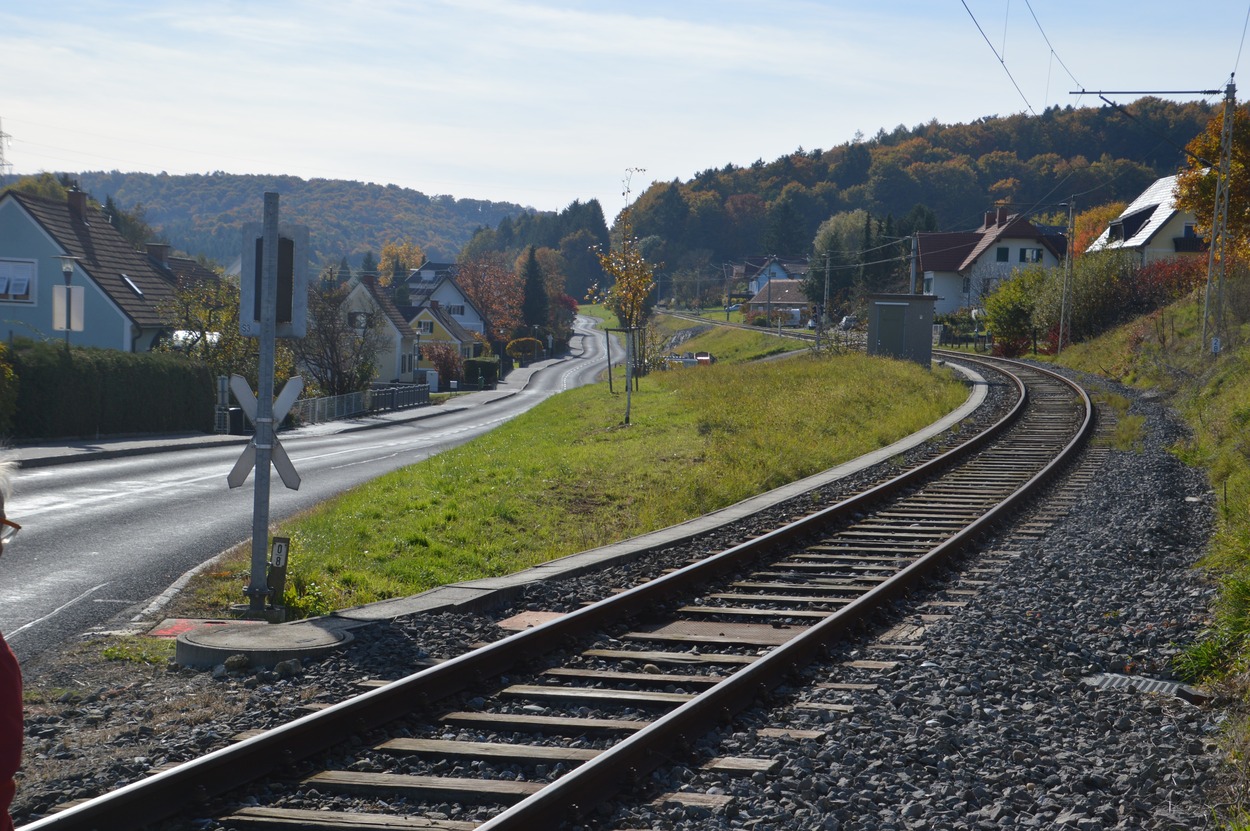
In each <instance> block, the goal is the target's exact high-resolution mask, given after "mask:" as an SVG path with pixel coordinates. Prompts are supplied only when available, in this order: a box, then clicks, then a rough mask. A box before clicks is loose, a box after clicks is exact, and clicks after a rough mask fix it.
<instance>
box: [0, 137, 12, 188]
mask: <svg viewBox="0 0 1250 831" xmlns="http://www.w3.org/2000/svg"><path fill="white" fill-rule="evenodd" d="M11 138H13V137H12V136H10V135H9V134H8V133H6V132H5V131H4V124H3V122H0V188H2V187H4V183H5V181H6V180H7V179H8V176H9V171H10V170H11V169H12V168H13V165H12V164H10V163H9V162H7V161H5V159H4V148H5V145H7V144H8V143H9V139H11Z"/></svg>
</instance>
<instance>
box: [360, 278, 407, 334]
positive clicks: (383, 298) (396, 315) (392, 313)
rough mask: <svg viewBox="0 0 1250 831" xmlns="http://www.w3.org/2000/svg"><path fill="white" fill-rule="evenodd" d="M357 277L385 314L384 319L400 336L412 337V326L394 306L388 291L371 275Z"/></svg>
mask: <svg viewBox="0 0 1250 831" xmlns="http://www.w3.org/2000/svg"><path fill="white" fill-rule="evenodd" d="M359 279H360V284H361V285H362V286H364V287H365V291H367V292H369V296H370V297H372V298H373V302H374V303H376V304H377V306H378V308H379V309H381V311H382V314H384V315H386V319H387V320H389V321H390V322H391V325H392V326H394V327H395V328H396V329H397V330H398V331H399V334H400V337H405V338H411V337H413V336H414V335H415V334H416V333H415V332H413V330H412V326H410V325H409V324H408V321H407V320H405V319H404V316H403V314H401V313H400V311H399V309H398V308H396V306H395V303H394V301H392V300H391V293H390V291H388V290H386V289H383V288H381V287H380V286H379V285H378V283H377V281H376V280H374V279H373V277H372V276H369V275H361V277H360V278H359Z"/></svg>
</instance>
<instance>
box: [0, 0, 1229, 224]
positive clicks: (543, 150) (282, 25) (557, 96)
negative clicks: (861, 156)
mask: <svg viewBox="0 0 1250 831" xmlns="http://www.w3.org/2000/svg"><path fill="white" fill-rule="evenodd" d="M1248 12H1250V0H1237V2H1232V1H1231V0H1211V2H1208V3H1204V4H1203V6H1202V11H1201V14H1200V17H1201V19H1200V20H1199V16H1198V13H1197V12H1194V11H1192V10H1190V11H1185V10H1184V7H1183V5H1178V4H1177V3H1176V2H1174V1H1173V2H1167V3H1165V2H1160V1H1159V0H1140V1H1139V2H1136V3H1133V4H1130V5H1128V6H1126V5H1125V4H1123V3H1110V2H1102V0H1095V2H1088V1H1086V2H1072V1H1071V0H875V1H874V0H854V2H851V0H822V1H821V2H816V1H815V0H769V2H766V3H764V2H759V1H758V0H754V2H739V0H717V1H715V2H714V1H713V0H664V2H652V0H631V2H615V0H611V1H609V0H604V2H593V0H587V1H586V2H573V1H572V0H564V2H559V1H558V0H447V2H442V0H334V2H328V1H327V0H264V2H256V0H216V1H215V2H212V3H206V2H198V1H197V0H168V1H166V0H161V1H160V2H157V0H151V2H133V1H128V0H111V1H110V2H106V1H105V0H65V2H52V3H41V2H27V0H0V131H2V132H3V133H4V134H6V135H7V136H8V140H7V141H6V142H5V143H4V154H3V155H4V159H3V160H4V162H5V163H6V165H7V172H8V173H9V174H10V177H11V176H12V175H25V174H32V173H39V172H41V171H83V170H121V171H143V172H154V173H158V172H161V171H164V172H167V173H170V174H183V173H209V172H213V171H224V172H228V173H267V174H287V175H293V176H299V177H302V178H305V179H312V178H327V179H347V180H353V181H360V182H376V183H379V184H395V185H399V186H401V187H407V188H413V189H415V190H419V191H422V192H423V193H425V194H427V195H430V196H434V195H440V194H448V195H451V196H454V197H456V198H470V199H489V200H496V201H504V202H514V203H518V204H521V205H524V206H529V207H533V208H537V209H540V210H560V209H561V208H563V207H565V206H567V205H568V204H569V203H570V202H572V201H573V200H575V199H580V200H582V201H587V200H589V199H592V198H594V199H598V200H599V201H600V203H601V204H602V206H603V209H604V212H605V214H607V216H608V217H609V218H610V217H612V216H614V215H615V214H616V213H617V212H618V211H619V210H620V209H621V208H622V207H624V205H625V204H626V201H627V197H626V196H625V192H626V187H627V185H628V190H629V191H630V193H631V194H632V196H635V197H636V196H637V195H638V194H639V193H641V192H642V191H643V190H644V189H645V188H646V186H647V185H649V184H650V183H651V182H653V181H672V180H674V179H680V180H682V181H685V180H687V179H689V178H690V177H692V176H694V175H695V174H697V173H699V172H700V171H703V170H706V169H708V168H720V167H724V166H725V165H726V164H730V163H732V164H735V165H740V166H745V165H749V164H751V163H752V162H754V161H755V160H757V159H763V160H765V161H771V160H773V159H775V158H777V157H779V156H782V155H784V154H787V153H790V152H792V151H794V150H796V149H798V148H800V147H801V148H803V149H805V150H808V151H810V150H814V149H817V148H821V149H827V148H830V147H834V146H837V145H840V144H843V143H845V142H848V141H853V140H855V139H856V137H857V136H862V137H863V138H872V137H873V136H874V135H875V134H876V133H877V132H878V131H879V130H881V129H885V130H887V131H889V130H892V129H893V128H894V127H896V126H898V125H900V124H902V125H905V126H907V127H914V126H916V125H919V124H924V123H927V122H929V121H931V120H934V119H936V120H937V121H939V122H941V123H944V124H953V123H966V122H969V121H973V120H975V119H978V118H982V117H985V116H994V115H1000V116H1006V115H1011V114H1013V113H1019V112H1024V113H1029V112H1035V113H1040V112H1042V111H1043V110H1044V109H1045V108H1046V107H1049V106H1054V105H1060V106H1068V105H1072V106H1102V102H1101V101H1100V100H1099V98H1098V96H1097V95H1094V94H1088V93H1087V94H1084V95H1073V94H1071V93H1072V92H1073V91H1077V90H1090V91H1114V92H1129V93H1135V92H1157V93H1172V92H1181V91H1188V90H1219V91H1220V93H1218V94H1216V95H1190V94H1183V95H1182V94H1164V95H1161V97H1165V98H1170V99H1174V100H1182V101H1183V100H1211V101H1216V100H1218V99H1219V98H1220V97H1221V95H1222V90H1223V88H1224V86H1225V85H1226V84H1227V83H1228V81H1229V80H1230V78H1231V77H1232V76H1233V74H1234V73H1235V72H1236V70H1237V69H1238V67H1239V65H1240V64H1242V63H1243V62H1250V56H1247V57H1243V55H1242V49H1243V42H1244V39H1245V31H1246V22H1247V14H1248ZM1108 97H1110V98H1111V99H1112V100H1114V101H1116V102H1117V103H1127V102H1129V101H1132V100H1134V99H1135V98H1137V97H1140V96H1138V95H1113V96H1108ZM10 181H11V178H10ZM260 198H261V195H260V194H258V195H257V199H258V204H259V200H260Z"/></svg>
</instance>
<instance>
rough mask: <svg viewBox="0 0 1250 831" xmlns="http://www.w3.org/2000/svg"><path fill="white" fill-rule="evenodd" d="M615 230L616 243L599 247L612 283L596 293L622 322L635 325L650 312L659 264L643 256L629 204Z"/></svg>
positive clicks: (604, 269) (624, 324)
mask: <svg viewBox="0 0 1250 831" xmlns="http://www.w3.org/2000/svg"><path fill="white" fill-rule="evenodd" d="M616 230H617V235H618V240H617V242H616V244H615V245H613V246H612V247H611V248H609V249H607V250H606V251H605V250H604V249H602V248H600V249H599V250H598V255H599V265H600V267H601V268H602V269H603V273H604V278H605V279H606V280H607V281H608V282H609V285H608V286H607V287H606V288H605V289H604V290H602V291H601V292H600V291H596V292H595V294H596V296H597V297H599V298H600V299H601V301H602V303H603V304H604V305H605V306H607V307H608V308H609V309H610V310H611V311H612V313H613V314H615V315H616V317H617V319H619V320H620V321H621V324H622V325H623V326H625V327H627V328H630V329H636V328H639V327H641V326H642V324H643V322H645V321H646V319H647V316H648V314H649V313H650V310H651V309H650V297H651V289H653V288H654V287H655V269H656V268H658V267H659V264H652V263H649V262H647V260H646V258H645V257H643V255H642V252H641V250H640V247H639V244H638V239H637V237H635V236H634V226H633V222H632V221H631V220H630V209H629V208H625V209H624V210H622V211H621V214H620V216H619V217H617V220H616Z"/></svg>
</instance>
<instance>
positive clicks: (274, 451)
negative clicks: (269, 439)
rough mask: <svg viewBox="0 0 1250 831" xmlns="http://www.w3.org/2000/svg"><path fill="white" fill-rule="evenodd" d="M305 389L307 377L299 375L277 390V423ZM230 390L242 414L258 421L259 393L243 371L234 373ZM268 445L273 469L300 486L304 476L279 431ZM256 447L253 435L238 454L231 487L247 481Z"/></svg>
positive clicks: (293, 487) (290, 484)
mask: <svg viewBox="0 0 1250 831" xmlns="http://www.w3.org/2000/svg"><path fill="white" fill-rule="evenodd" d="M303 389H304V379H303V378H301V377H300V376H298V375H296V376H294V377H292V378H291V379H290V380H288V381H287V382H286V384H285V385H284V386H283V387H282V392H280V393H278V397H277V398H275V399H274V402H273V423H274V424H280V423H281V422H282V419H284V418H286V414H287V412H289V411H290V409H291V405H292V404H294V403H295V401H296V399H298V398H299V394H300V392H301V391H303ZM230 390H231V392H233V393H234V397H235V398H236V399H237V400H238V402H239V407H240V408H241V409H242V410H243V414H244V415H245V416H247V420H248V421H250V422H252V424H256V413H257V410H258V409H259V407H260V403H259V402H258V401H257V400H256V395H255V394H254V393H253V392H252V388H251V387H249V386H248V385H247V379H246V378H244V377H243V376H241V375H231V376H230ZM268 449H269V451H270V461H272V462H273V466H274V469H275V470H277V471H278V476H280V477H281V478H282V484H284V485H286V486H287V487H288V488H290V489H291V490H293V491H297V490H299V486H300V482H301V481H302V480H301V479H300V476H299V473H297V472H296V470H295V465H293V464H291V457H290V456H288V455H287V452H286V448H284V447H283V446H282V442H281V441H279V440H278V437H277V436H276V435H275V436H274V437H273V444H272V445H271V446H270V447H269V448H268ZM256 450H257V444H256V437H255V436H253V437H252V440H251V442H249V443H248V445H247V447H245V448H243V453H242V454H241V455H240V456H239V460H238V461H237V462H235V463H234V467H233V468H232V469H231V470H230V474H229V475H228V476H227V477H226V484H228V485H229V486H230V487H231V488H237V487H240V486H242V484H243V483H244V482H246V481H247V475H248V474H249V473H251V472H252V468H254V467H256Z"/></svg>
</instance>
